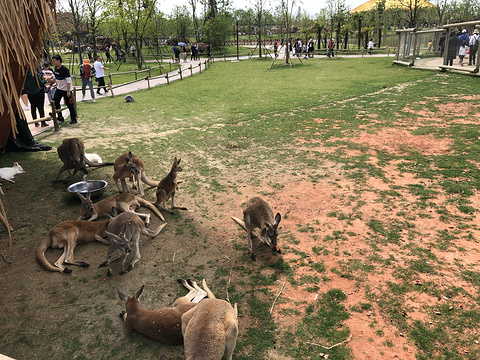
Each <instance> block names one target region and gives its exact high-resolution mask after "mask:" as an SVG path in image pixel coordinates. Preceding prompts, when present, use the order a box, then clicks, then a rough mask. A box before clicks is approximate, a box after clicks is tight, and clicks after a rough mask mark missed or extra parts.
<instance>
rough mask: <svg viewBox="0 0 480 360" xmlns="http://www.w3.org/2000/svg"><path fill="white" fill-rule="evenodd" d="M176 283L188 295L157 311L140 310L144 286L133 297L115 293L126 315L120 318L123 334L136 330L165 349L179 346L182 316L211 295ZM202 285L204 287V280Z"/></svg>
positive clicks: (193, 287)
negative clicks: (166, 345)
mask: <svg viewBox="0 0 480 360" xmlns="http://www.w3.org/2000/svg"><path fill="white" fill-rule="evenodd" d="M178 282H179V283H180V284H182V285H183V286H184V287H185V288H187V290H189V292H188V294H187V295H185V296H182V297H180V298H178V299H177V300H175V302H174V303H173V306H172V307H170V308H163V309H158V310H147V309H145V308H143V307H141V306H140V300H139V298H140V295H141V294H142V292H143V288H144V286H145V285H144V286H142V287H141V288H140V290H138V291H137V292H136V293H135V295H134V296H132V297H129V296H127V295H125V294H124V293H123V292H122V291H120V290H119V289H117V292H118V296H119V297H120V299H121V300H123V301H125V309H126V311H123V312H122V313H121V314H120V317H121V318H122V319H123V324H124V329H125V332H126V333H127V334H130V333H131V332H132V331H133V330H136V331H137V332H139V333H141V334H143V335H146V336H148V337H151V338H152V339H155V340H158V341H161V342H163V343H165V344H168V345H179V344H182V343H183V336H182V315H183V314H184V313H186V312H187V311H188V310H190V309H191V308H193V307H195V306H196V305H197V303H198V302H199V301H200V300H202V299H203V298H204V297H206V296H213V294H212V293H211V291H210V290H209V291H208V292H206V291H203V290H202V289H200V288H199V287H198V286H197V284H196V283H195V282H194V281H191V280H189V282H190V284H188V283H187V282H186V281H185V280H183V279H178ZM203 283H204V284H205V286H206V283H205V280H203ZM205 359H206V358H205Z"/></svg>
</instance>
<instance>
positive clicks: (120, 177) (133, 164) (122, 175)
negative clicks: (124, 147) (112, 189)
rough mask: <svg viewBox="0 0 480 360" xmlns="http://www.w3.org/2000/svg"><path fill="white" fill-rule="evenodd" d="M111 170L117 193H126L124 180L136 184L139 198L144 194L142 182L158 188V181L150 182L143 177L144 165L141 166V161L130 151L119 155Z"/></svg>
mask: <svg viewBox="0 0 480 360" xmlns="http://www.w3.org/2000/svg"><path fill="white" fill-rule="evenodd" d="M113 170H114V171H115V173H114V174H113V180H115V184H116V185H117V188H118V192H128V186H127V182H126V181H125V179H126V178H130V179H133V183H134V186H135V182H136V183H137V186H138V193H139V195H140V197H143V195H144V194H145V193H144V191H143V186H142V181H143V182H144V183H145V184H147V185H149V186H158V181H152V180H150V179H149V178H147V175H145V165H143V161H142V160H140V158H139V157H138V156H137V155H135V154H133V153H132V152H131V151H129V152H128V153H125V154H123V155H120V156H119V157H118V158H117V159H116V160H115V164H114V165H113ZM120 182H121V183H122V187H120Z"/></svg>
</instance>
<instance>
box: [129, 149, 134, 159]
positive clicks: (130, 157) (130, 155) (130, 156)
mask: <svg viewBox="0 0 480 360" xmlns="http://www.w3.org/2000/svg"><path fill="white" fill-rule="evenodd" d="M132 156H133V154H132V152H131V151H129V152H128V158H129V159H130V160H131V159H132Z"/></svg>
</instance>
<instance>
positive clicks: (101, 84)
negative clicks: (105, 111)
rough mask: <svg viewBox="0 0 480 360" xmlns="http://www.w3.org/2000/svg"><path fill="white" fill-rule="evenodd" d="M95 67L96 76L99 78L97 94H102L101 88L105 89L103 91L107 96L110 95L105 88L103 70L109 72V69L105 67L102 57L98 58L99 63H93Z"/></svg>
mask: <svg viewBox="0 0 480 360" xmlns="http://www.w3.org/2000/svg"><path fill="white" fill-rule="evenodd" d="M93 67H94V68H95V72H96V74H97V75H96V76H97V81H98V89H97V94H98V95H101V94H100V88H102V87H103V91H105V94H106V93H108V89H107V88H106V87H105V79H104V77H105V72H104V71H103V70H108V68H107V67H105V66H103V64H102V57H101V56H100V55H98V56H97V61H95V62H94V63H93Z"/></svg>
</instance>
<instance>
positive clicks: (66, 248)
mask: <svg viewBox="0 0 480 360" xmlns="http://www.w3.org/2000/svg"><path fill="white" fill-rule="evenodd" d="M109 223H110V220H108V221H104V222H92V221H86V220H70V221H64V222H62V223H60V224H57V225H55V226H54V227H53V228H52V230H50V232H49V233H48V235H47V236H46V237H45V238H44V239H43V240H42V241H41V242H40V244H39V245H38V248H37V260H38V262H39V263H40V264H41V265H42V266H43V267H44V268H45V269H47V270H49V271H58V272H61V273H65V274H69V273H71V272H72V270H70V269H69V268H66V267H63V264H64V263H65V264H71V265H77V266H82V267H88V266H90V265H89V264H87V263H86V262H83V261H76V260H75V259H74V257H73V251H74V250H75V247H76V246H77V244H85V243H88V242H92V241H95V240H97V241H100V242H103V243H105V244H108V241H107V240H106V239H105V238H106V237H107V228H108V224H109ZM49 247H52V248H59V249H63V254H62V256H60V257H59V258H58V260H57V261H56V262H55V266H52V264H50V263H49V262H48V260H47V259H46V257H45V252H46V251H47V249H48V248H49Z"/></svg>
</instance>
